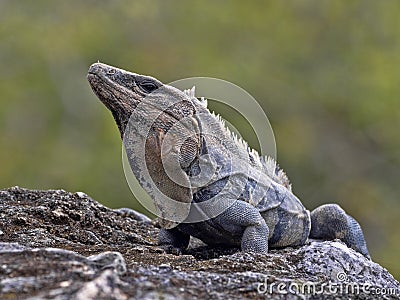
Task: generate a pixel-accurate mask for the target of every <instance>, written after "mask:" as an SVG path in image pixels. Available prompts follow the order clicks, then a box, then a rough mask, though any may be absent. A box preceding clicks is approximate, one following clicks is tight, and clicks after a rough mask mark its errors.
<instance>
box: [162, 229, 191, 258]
mask: <svg viewBox="0 0 400 300" xmlns="http://www.w3.org/2000/svg"><path fill="white" fill-rule="evenodd" d="M189 240H190V235H188V234H186V233H183V232H182V231H180V230H179V229H177V228H176V227H175V228H172V229H164V228H162V229H161V230H160V233H159V234H158V245H159V246H160V247H161V248H163V249H164V250H165V251H166V252H168V253H174V254H182V252H183V251H184V250H185V249H186V248H187V247H188V245H189Z"/></svg>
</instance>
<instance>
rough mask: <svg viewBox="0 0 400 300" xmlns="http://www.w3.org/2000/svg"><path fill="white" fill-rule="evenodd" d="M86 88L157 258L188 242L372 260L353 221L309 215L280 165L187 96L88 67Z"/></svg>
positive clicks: (331, 208) (335, 212) (327, 208)
mask: <svg viewBox="0 0 400 300" xmlns="http://www.w3.org/2000/svg"><path fill="white" fill-rule="evenodd" d="M88 81H89V83H90V85H91V87H92V89H93V91H94V93H95V94H96V95H97V97H98V98H99V99H100V100H101V101H102V102H103V104H104V105H105V106H106V107H107V108H108V109H109V110H110V111H111V113H112V115H113V117H114V119H115V122H116V124H117V126H118V128H119V132H120V134H121V137H122V138H123V141H124V146H125V148H126V151H127V155H128V157H129V162H130V165H131V168H132V171H133V173H134V175H135V177H136V178H137V179H138V181H139V183H140V184H141V186H142V187H143V188H144V189H145V190H146V192H147V193H149V195H150V196H151V198H152V200H153V201H154V204H155V206H156V207H157V211H158V215H159V216H160V224H161V225H162V227H163V228H162V229H161V230H160V233H159V237H158V242H159V245H160V246H162V247H163V248H164V249H167V250H169V251H172V252H177V253H181V252H182V251H184V250H185V249H186V248H187V247H188V244H189V239H190V236H194V237H196V238H199V239H200V240H202V241H203V242H205V243H207V244H209V245H226V246H239V247H241V250H242V251H245V252H257V253H267V252H268V249H269V248H270V247H271V248H273V247H286V246H300V245H303V244H304V243H305V242H306V240H307V239H308V238H314V239H324V240H331V239H340V240H342V241H343V242H344V243H345V244H346V245H347V246H349V247H351V248H353V249H355V250H356V251H358V252H360V253H361V254H363V255H364V256H366V257H368V258H369V253H368V250H367V246H366V242H365V239H364V235H363V233H362V230H361V227H360V225H359V224H358V223H357V221H355V220H354V219H353V218H352V217H351V216H349V215H347V214H346V213H345V211H344V210H343V209H342V208H341V207H340V206H338V205H336V204H326V205H322V206H320V207H318V208H316V209H314V210H313V211H312V212H311V213H310V212H309V211H308V210H307V209H306V208H305V207H304V206H303V205H302V203H301V202H300V200H299V199H298V198H297V197H296V196H295V195H294V194H293V192H292V189H291V185H290V183H289V179H288V177H287V176H286V174H285V173H284V171H283V170H282V169H280V168H279V166H278V165H277V163H276V162H275V161H274V160H273V159H272V158H269V157H267V158H264V157H261V156H260V155H258V153H257V152H256V151H254V150H252V149H250V147H249V146H248V145H247V144H246V143H245V142H244V141H243V140H242V139H241V138H238V137H236V135H235V134H233V133H231V132H230V131H229V130H228V129H227V128H226V126H225V125H224V122H223V121H222V119H221V118H220V117H218V116H216V115H214V113H211V112H210V111H209V110H208V109H207V105H206V101H205V100H204V99H197V98H196V97H195V95H194V89H192V90H186V91H181V90H179V89H176V88H174V87H172V86H169V85H166V84H163V83H161V82H160V81H159V80H157V79H155V78H153V77H150V76H144V75H139V74H135V73H131V72H128V71H125V70H122V69H118V68H115V67H112V66H109V65H106V64H102V63H95V64H93V65H91V66H90V68H89V72H88Z"/></svg>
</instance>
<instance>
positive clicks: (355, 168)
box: [0, 0, 400, 278]
mask: <svg viewBox="0 0 400 300" xmlns="http://www.w3.org/2000/svg"><path fill="white" fill-rule="evenodd" d="M97 60H100V61H102V62H105V63H108V64H112V65H115V66H119V67H122V68H125V69H128V70H132V71H135V72H138V73H143V74H149V75H153V76H155V77H157V78H158V79H160V80H162V81H164V82H170V81H173V80H177V79H181V78H185V77H192V76H209V77H217V78H222V79H225V80H228V81H230V82H232V83H235V84H237V85H239V86H241V87H242V88H244V89H245V90H247V91H248V92H250V93H251V94H252V95H253V96H254V97H255V98H256V99H257V100H258V101H259V102H260V104H261V106H262V107H263V108H264V110H265V112H266V113H267V115H268V117H269V119H270V121H271V124H272V126H273V129H274V132H275V135H276V141H277V147H278V158H279V162H280V164H281V166H282V167H283V168H284V169H285V170H286V171H287V173H288V175H289V176H290V178H291V180H292V183H293V188H294V191H295V193H296V194H297V195H298V196H299V197H300V199H302V201H303V203H304V204H305V205H306V206H307V207H308V208H309V209H313V208H315V207H316V206H318V205H320V204H323V203H329V202H336V203H339V204H340V205H341V206H342V207H343V208H344V209H345V210H346V211H348V212H349V213H350V214H351V215H353V216H354V217H355V218H356V219H357V220H359V222H360V223H361V224H362V227H363V229H364V232H365V235H366V239H367V242H368V246H369V249H370V252H371V254H372V257H373V259H374V260H375V261H377V262H379V263H380V264H382V265H383V266H384V267H386V268H387V269H388V270H389V271H390V272H392V274H393V275H394V276H395V277H397V278H400V260H399V253H400V234H399V228H400V201H399V195H400V185H399V177H400V138H399V129H400V2H398V1H390V0H387V1H317V0H316V1H209V2H207V1H162V0H160V1H151V0H150V1H116V0H115V1H54V0H49V1H39V0H37V1H11V0H10V1H6V0H0V188H5V187H9V186H14V185H19V186H22V187H27V188H34V189H50V188H62V189H65V190H68V191H84V192H86V193H87V194H89V195H91V196H92V197H93V198H95V199H96V200H98V201H100V202H102V203H103V204H105V205H107V206H110V207H120V206H130V207H134V208H136V209H139V210H141V208H140V206H139V205H138V204H137V203H136V202H135V201H134V199H133V196H132V194H131V192H130V190H129V188H128V185H127V183H126V181H125V178H124V174H123V170H122V163H121V141H120V137H119V134H118V132H117V128H116V126H115V124H114V121H113V119H112V116H111V114H110V113H109V112H108V111H107V110H106V109H105V108H104V107H103V105H101V103H100V102H99V101H98V100H97V98H96V97H95V96H94V94H93V93H92V92H91V90H90V87H89V85H88V84H87V81H86V72H87V69H88V67H89V65H90V64H91V63H93V62H95V61H97ZM219 113H221V114H222V115H223V114H224V111H219ZM230 121H231V120H230ZM242 135H243V136H246V133H243V132H242ZM250 144H251V145H253V146H254V141H253V140H251V141H250Z"/></svg>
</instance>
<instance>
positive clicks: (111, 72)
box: [87, 63, 194, 137]
mask: <svg viewBox="0 0 400 300" xmlns="http://www.w3.org/2000/svg"><path fill="white" fill-rule="evenodd" d="M87 78H88V81H89V83H90V86H91V87H92V89H93V91H94V93H95V94H96V95H97V97H98V98H99V99H100V100H101V102H103V104H104V105H105V106H106V107H107V108H108V109H109V110H110V111H111V113H112V114H113V116H114V119H115V122H116V123H117V126H118V129H119V131H120V133H121V137H122V136H123V135H124V131H125V129H126V126H127V123H128V121H129V118H130V116H131V115H132V112H133V111H134V110H135V108H136V107H137V106H138V105H139V103H141V102H142V101H143V100H144V99H145V98H146V99H147V102H148V103H150V104H154V107H153V108H155V109H160V110H162V111H166V112H167V113H168V115H169V116H170V117H172V118H174V119H176V120H180V119H182V118H184V117H187V116H189V115H192V114H193V113H194V107H193V105H192V103H191V99H190V97H188V96H187V95H186V94H185V93H184V92H182V91H180V90H178V89H176V88H174V87H172V86H169V85H164V84H163V83H162V82H160V81H159V80H157V79H155V78H153V77H151V76H144V75H139V74H135V73H131V72H127V71H125V70H122V69H119V68H115V67H112V66H109V65H106V64H103V63H94V64H92V65H91V66H90V68H89V72H88V75H87ZM178 102H179V103H180V104H179V105H174V104H176V103H178ZM182 103H183V104H182ZM167 107H169V108H167Z"/></svg>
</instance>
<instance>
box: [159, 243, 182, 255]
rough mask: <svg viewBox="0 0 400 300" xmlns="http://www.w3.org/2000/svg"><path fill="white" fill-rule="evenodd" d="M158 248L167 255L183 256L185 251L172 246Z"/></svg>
mask: <svg viewBox="0 0 400 300" xmlns="http://www.w3.org/2000/svg"><path fill="white" fill-rule="evenodd" d="M158 247H160V248H161V249H163V250H164V252H165V253H167V254H174V255H182V254H183V253H184V251H185V249H183V248H177V247H174V246H172V245H159V246H158Z"/></svg>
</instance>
